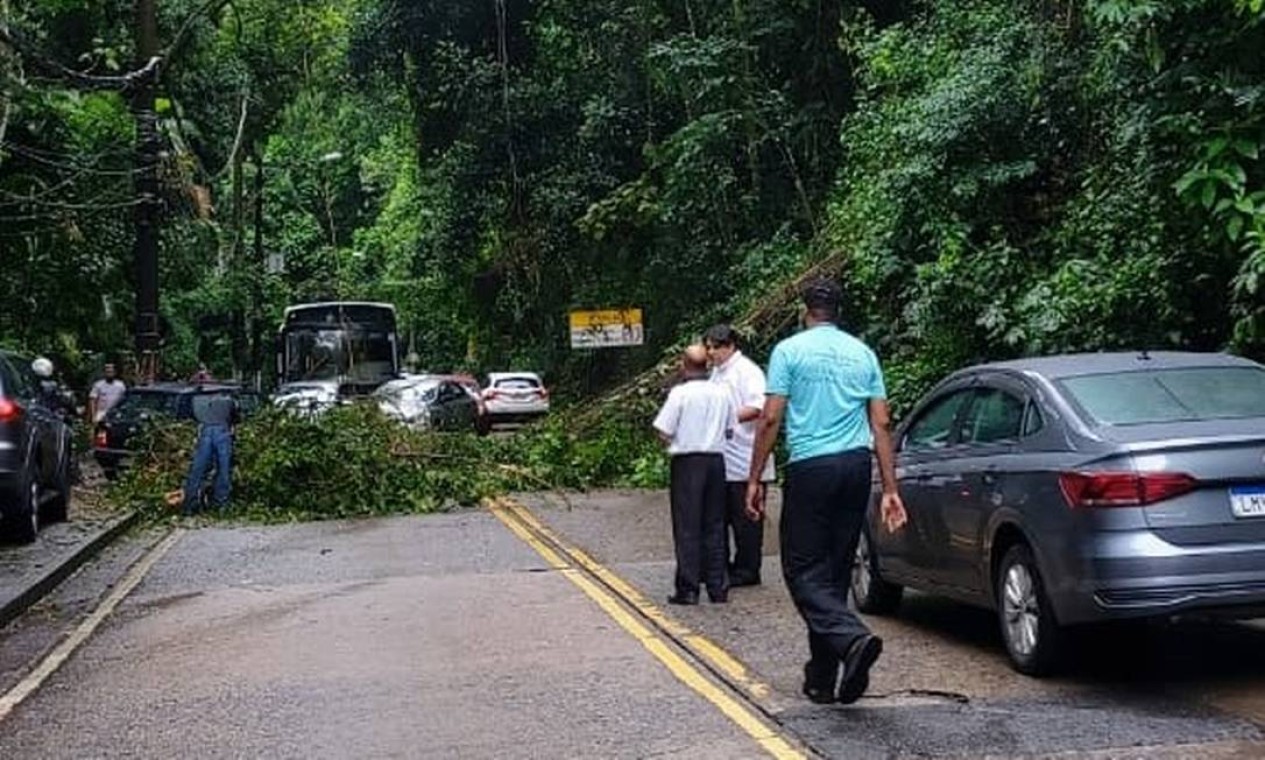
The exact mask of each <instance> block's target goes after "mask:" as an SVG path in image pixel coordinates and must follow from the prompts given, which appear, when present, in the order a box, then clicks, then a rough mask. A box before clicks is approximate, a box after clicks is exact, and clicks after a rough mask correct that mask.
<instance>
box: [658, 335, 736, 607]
mask: <svg viewBox="0 0 1265 760" xmlns="http://www.w3.org/2000/svg"><path fill="white" fill-rule="evenodd" d="M681 376H682V380H681V382H680V384H678V385H677V386H676V387H674V388H673V389H672V390H671V391H670V392H669V393H668V400H667V401H666V402H665V403H664V405H663V408H662V409H661V410H659V414H658V416H657V417H655V419H654V428H655V430H656V431H658V433H659V437H660V438H662V439H663V442H664V443H666V444H667V446H668V453H669V454H670V455H671V456H672V483H671V504H672V542H673V544H674V546H675V549H676V592H675V593H674V594H672V596H669V597H668V602H670V603H671V604H698V587H699V584H700V583H702V584H704V585H706V586H707V596H708V598H709V599H711V601H712V602H715V603H724V602H727V601H729V582H728V578H727V574H726V564H727V562H726V560H727V557H726V556H725V460H724V450H725V441H726V439H727V438H728V436H729V435H730V434H731V428H732V426H733V421H734V420H735V419H736V417H737V412H736V410H735V409H734V407H733V403H732V401H730V397H729V392H728V391H727V390H726V389H725V388H724V387H723V386H721V385H718V384H714V383H710V382H708V378H707V349H705V348H703V347H702V346H701V345H693V346H690V347H688V348H686V349H685V353H684V355H683V356H682V357H681Z"/></svg>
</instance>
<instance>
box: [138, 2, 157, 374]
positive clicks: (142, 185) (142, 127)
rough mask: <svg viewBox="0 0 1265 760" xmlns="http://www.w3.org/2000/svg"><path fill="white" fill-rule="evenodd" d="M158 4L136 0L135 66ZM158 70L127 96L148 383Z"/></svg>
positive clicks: (153, 308)
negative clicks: (133, 125)
mask: <svg viewBox="0 0 1265 760" xmlns="http://www.w3.org/2000/svg"><path fill="white" fill-rule="evenodd" d="M157 6H158V0H135V6H134V8H135V11H136V54H137V59H138V60H137V63H138V67H139V66H144V65H145V64H146V63H147V62H149V61H152V60H153V59H154V58H155V57H156V56H157V55H158V54H159V52H160V51H159V48H158V7H157ZM157 79H158V73H157V70H156V69H155V71H154V72H153V74H152V75H150V76H147V77H145V78H143V79H141V80H140V81H138V82H137V84H136V87H135V89H134V90H133V92H132V101H131V107H132V115H133V116H134V117H135V119H136V177H135V180H134V188H135V192H136V212H135V223H136V239H135V242H134V243H133V247H132V254H133V260H134V261H135V266H136V325H135V336H136V359H137V362H138V367H137V369H138V379H139V380H140V382H142V383H151V382H153V381H154V380H155V379H156V378H157V375H158V350H159V348H160V347H161V344H162V335H161V332H160V330H159V321H158V238H159V233H160V230H159V225H160V223H161V219H160V216H161V213H162V206H161V198H160V197H159V190H160V188H159V184H158V165H159V160H160V157H161V152H162V144H161V141H160V139H159V135H158V114H156V113H155V112H154V96H155V89H156V87H155V85H156V83H157Z"/></svg>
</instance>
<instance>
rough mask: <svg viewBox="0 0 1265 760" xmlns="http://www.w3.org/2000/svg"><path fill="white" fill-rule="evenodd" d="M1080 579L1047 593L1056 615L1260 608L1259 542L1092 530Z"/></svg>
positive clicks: (1065, 618)
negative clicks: (1174, 540) (1192, 542)
mask: <svg viewBox="0 0 1265 760" xmlns="http://www.w3.org/2000/svg"><path fill="white" fill-rule="evenodd" d="M1083 560H1084V561H1083V565H1082V567H1083V569H1084V574H1083V576H1082V578H1081V579H1080V581H1079V583H1076V584H1069V585H1065V586H1064V589H1063V591H1062V592H1061V593H1058V594H1052V595H1051V597H1052V598H1051V601H1052V602H1053V604H1054V607H1055V611H1056V614H1057V615H1058V617H1059V620H1060V622H1064V623H1082V622H1095V621H1105V620H1115V619H1122V618H1138V617H1158V616H1168V615H1175V614H1178V613H1189V612H1209V613H1216V614H1222V615H1230V616H1236V617H1252V616H1254V615H1255V614H1257V613H1259V611H1260V610H1261V609H1265V542H1250V543H1236V544H1232V543H1220V544H1208V545H1201V546H1178V545H1175V544H1171V543H1168V542H1166V541H1164V540H1163V539H1161V538H1159V537H1158V536H1156V535H1155V534H1154V533H1152V532H1150V531H1127V532H1121V533H1114V534H1107V535H1102V536H1099V537H1096V538H1095V540H1094V541H1093V544H1092V546H1091V548H1090V551H1089V552H1088V553H1087V554H1086V556H1085V557H1084V558H1083Z"/></svg>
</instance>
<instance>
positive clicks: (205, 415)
mask: <svg viewBox="0 0 1265 760" xmlns="http://www.w3.org/2000/svg"><path fill="white" fill-rule="evenodd" d="M192 403H193V418H194V419H196V420H197V421H198V423H199V424H198V442H197V445H196V447H195V448H194V450H193V462H192V463H191V464H190V466H189V474H188V476H187V477H186V478H185V484H184V513H185V514H186V515H195V514H197V513H198V512H200V511H202V479H203V478H204V477H206V471H207V470H208V469H209V468H210V466H211V463H212V462H214V463H215V483H214V485H213V486H212V488H211V504H212V505H213V506H214V507H215V508H217V509H223V508H224V507H226V506H227V505H228V498H229V495H230V493H231V490H232V486H233V425H234V423H236V422H237V415H238V412H237V402H236V401H234V400H233V397H232V396H230V395H229V394H228V393H199V394H197V395H196V396H194V397H193V402H192Z"/></svg>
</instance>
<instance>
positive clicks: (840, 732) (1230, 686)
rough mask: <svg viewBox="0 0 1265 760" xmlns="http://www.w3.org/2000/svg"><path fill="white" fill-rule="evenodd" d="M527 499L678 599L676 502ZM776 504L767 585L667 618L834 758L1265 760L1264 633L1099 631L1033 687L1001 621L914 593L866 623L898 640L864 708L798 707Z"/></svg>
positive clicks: (793, 619) (1222, 627)
mask: <svg viewBox="0 0 1265 760" xmlns="http://www.w3.org/2000/svg"><path fill="white" fill-rule="evenodd" d="M522 501H523V502H524V503H525V504H527V505H529V506H530V507H531V508H532V509H533V511H534V512H535V513H536V514H537V515H539V516H540V518H541V519H542V520H543V521H544V522H545V523H547V524H548V525H549V526H551V527H553V528H554V529H555V530H556V531H557V532H559V533H560V534H561V535H563V536H565V537H566V538H567V540H569V541H570V542H572V543H574V544H575V545H578V546H580V547H583V548H584V549H586V550H587V551H588V552H589V553H591V554H592V555H593V556H594V557H595V558H596V559H597V560H598V561H600V562H601V563H603V564H604V565H605V566H607V567H609V568H611V569H612V570H613V571H614V572H616V573H617V574H618V575H619V576H621V577H623V578H625V579H627V580H628V581H629V582H631V583H632V584H633V585H634V586H635V587H636V588H637V589H638V590H639V591H640V592H641V593H642V594H644V595H645V596H646V597H647V598H648V599H650V600H651V601H652V602H662V601H663V599H664V597H665V596H666V595H667V594H668V593H669V592H670V590H671V584H672V581H671V578H672V567H673V566H672V560H671V548H670V543H669V542H670V527H669V522H668V515H667V499H666V496H665V495H663V494H654V493H646V492H639V491H630V492H608V493H602V494H594V495H591V496H588V497H584V498H579V497H570V498H569V500H568V502H566V503H563V502H561V501H559V500H558V499H557V498H543V497H539V496H537V497H524V498H523V499H522ZM770 501H771V503H770V510H771V513H772V517H773V518H774V522H773V523H772V527H771V528H770V530H768V531H766V537H765V538H766V547H765V549H766V562H765V568H764V572H763V576H764V581H765V584H764V585H763V586H761V587H758V588H751V589H737V590H735V591H734V593H733V594H732V601H731V603H730V604H729V605H726V606H715V605H701V606H699V607H694V608H684V609H682V608H673V609H671V610H670V612H671V614H672V615H674V616H675V617H677V618H678V619H680V620H681V621H682V622H684V623H685V624H687V625H688V626H689V627H690V628H692V629H693V630H695V631H697V632H699V633H701V634H703V635H705V636H706V637H708V638H709V639H711V640H712V641H713V642H715V643H717V644H719V645H720V646H721V647H722V648H724V649H726V650H727V651H729V652H731V653H733V654H734V655H736V656H737V657H738V659H739V660H741V661H742V662H744V663H746V664H747V665H748V666H750V667H751V668H752V669H753V670H754V671H755V672H756V673H757V674H758V675H759V676H760V677H761V678H762V679H764V681H766V682H767V683H768V685H770V686H771V687H772V694H771V695H770V697H769V698H768V699H766V700H765V703H766V705H767V707H768V708H769V709H770V711H772V712H773V713H774V714H775V715H777V716H778V718H779V719H780V720H781V721H782V722H783V723H784V725H786V726H787V727H788V728H790V729H791V730H793V731H794V732H795V733H796V734H798V735H799V736H800V737H801V738H803V739H804V740H806V741H807V742H808V743H809V744H810V745H811V746H812V747H813V748H814V749H816V750H818V751H819V752H821V753H822V754H825V755H828V756H832V757H846V758H853V757H871V756H873V757H891V756H925V757H981V756H995V757H1014V756H1018V755H1037V756H1045V755H1059V754H1061V753H1072V754H1075V755H1077V756H1081V755H1083V756H1094V755H1095V753H1105V754H1103V756H1109V757H1132V756H1138V757H1153V756H1164V755H1159V754H1158V753H1160V752H1161V750H1162V749H1163V751H1165V752H1168V753H1171V756H1173V757H1190V756H1196V755H1198V756H1201V757H1243V758H1249V757H1250V758H1259V757H1265V731H1263V730H1262V726H1265V656H1262V654H1261V653H1262V652H1263V651H1265V626H1261V625H1260V624H1247V625H1243V624H1224V623H1223V624H1204V623H1189V624H1184V625H1180V626H1175V627H1171V628H1167V627H1156V628H1148V627H1141V628H1138V627H1129V628H1127V629H1120V630H1114V631H1112V630H1107V631H1096V632H1094V633H1093V634H1092V635H1089V636H1087V637H1086V640H1085V641H1083V642H1082V643H1081V645H1080V647H1079V648H1078V650H1077V652H1078V654H1077V657H1076V664H1075V666H1074V667H1073V669H1072V671H1071V672H1070V673H1068V674H1067V675H1066V676H1065V677H1062V678H1057V679H1050V680H1036V679H1032V678H1027V677H1024V676H1021V675H1018V674H1016V673H1014V672H1013V671H1012V670H1011V669H1010V668H1009V666H1008V665H1007V663H1006V660H1005V653H1004V651H1003V649H1002V646H1003V645H1002V643H1001V640H1000V637H999V635H998V633H997V631H996V623H995V622H994V618H993V616H992V615H991V614H990V613H987V612H982V611H977V610H974V609H972V608H969V607H966V606H963V605H960V604H956V603H952V602H947V601H944V600H940V599H936V598H933V597H928V596H923V595H918V594H911V595H910V596H909V597H908V598H907V600H906V603H905V604H904V605H903V606H902V609H901V611H900V613H899V614H898V615H896V616H894V617H891V618H874V617H871V618H869V619H868V622H869V623H870V625H871V626H872V627H873V628H874V630H875V631H876V632H877V633H879V634H880V635H882V636H883V637H884V639H885V642H886V645H887V646H886V649H885V654H884V658H883V659H882V660H880V661H879V664H878V666H877V667H876V669H875V671H874V673H873V676H872V689H871V695H870V696H869V697H867V698H865V699H863V700H861V702H859V703H858V705H857V706H856V707H853V708H844V707H839V706H829V707H822V706H817V705H812V704H810V703H808V702H807V701H805V700H803V699H802V698H799V697H798V690H799V686H800V682H801V676H802V671H801V667H802V663H803V661H804V659H806V650H807V642H806V641H805V640H803V629H802V626H801V624H800V622H799V619H798V617H797V615H796V614H795V611H794V608H793V607H792V606H791V605H790V601H789V598H788V596H787V594H786V591H785V589H784V587H783V586H782V584H781V577H780V572H781V571H780V568H779V566H778V563H777V556H776V546H777V538H776V529H775V528H776V516H777V514H778V513H779V504H778V501H777V498H776V494H773V497H772V498H771V500H770ZM663 606H664V607H665V608H666V605H663Z"/></svg>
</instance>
